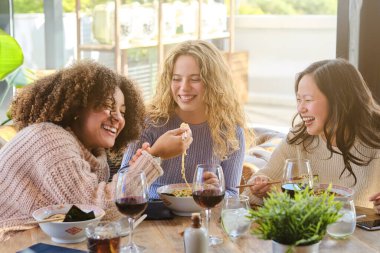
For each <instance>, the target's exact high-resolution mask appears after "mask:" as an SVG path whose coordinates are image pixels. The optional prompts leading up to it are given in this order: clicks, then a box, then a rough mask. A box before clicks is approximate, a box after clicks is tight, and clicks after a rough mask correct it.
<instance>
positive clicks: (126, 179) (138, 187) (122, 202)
mask: <svg viewBox="0 0 380 253" xmlns="http://www.w3.org/2000/svg"><path fill="white" fill-rule="evenodd" d="M148 199H149V193H148V185H147V182H146V176H145V173H144V172H143V171H138V172H129V171H127V170H120V171H119V172H118V179H117V183H116V194H115V203H116V206H117V209H118V210H119V212H121V213H122V214H124V215H126V216H127V217H128V223H129V231H130V232H129V242H128V244H127V246H125V247H123V248H122V249H121V252H125V253H138V252H142V251H143V250H144V249H145V247H143V246H138V245H136V244H135V243H134V242H133V223H134V222H135V218H136V217H137V216H139V215H140V214H141V213H142V212H144V210H145V209H146V207H147V206H148Z"/></svg>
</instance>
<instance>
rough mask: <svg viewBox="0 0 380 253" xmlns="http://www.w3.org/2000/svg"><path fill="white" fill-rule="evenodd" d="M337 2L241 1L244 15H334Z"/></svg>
mask: <svg viewBox="0 0 380 253" xmlns="http://www.w3.org/2000/svg"><path fill="white" fill-rule="evenodd" d="M337 6H338V0H241V1H240V3H239V7H238V8H239V14H244V15H267V14H272V15H310V14H311V15H313V14H314V15H318V14H319V15H336V13H337Z"/></svg>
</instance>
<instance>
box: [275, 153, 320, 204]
mask: <svg viewBox="0 0 380 253" xmlns="http://www.w3.org/2000/svg"><path fill="white" fill-rule="evenodd" d="M307 186H309V189H312V188H313V173H312V171H311V167H310V161H309V160H307V159H286V161H285V167H284V175H283V177H282V186H281V189H282V191H284V192H286V193H288V194H289V195H290V196H291V197H292V198H293V197H294V193H295V191H301V190H304V189H305V188H306V187H307Z"/></svg>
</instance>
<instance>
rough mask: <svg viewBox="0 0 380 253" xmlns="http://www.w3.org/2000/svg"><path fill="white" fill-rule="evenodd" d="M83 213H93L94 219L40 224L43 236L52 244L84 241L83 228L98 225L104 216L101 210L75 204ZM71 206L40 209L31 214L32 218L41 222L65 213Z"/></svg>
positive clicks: (53, 206) (91, 206)
mask: <svg viewBox="0 0 380 253" xmlns="http://www.w3.org/2000/svg"><path fill="white" fill-rule="evenodd" d="M75 205H76V206H77V207H79V208H80V209H81V210H82V211H84V212H86V213H87V212H90V211H94V214H95V219H92V220H86V221H75V222H47V223H40V224H39V225H40V227H41V229H42V231H44V232H45V234H47V235H49V236H50V237H51V240H52V241H53V242H57V243H77V242H81V241H84V240H86V233H85V228H86V226H87V225H88V224H90V223H96V224H97V223H99V221H100V219H101V218H102V217H103V216H104V215H105V212H104V210H103V209H101V208H100V207H97V206H93V205H82V204H75ZM71 206H72V204H62V205H51V206H46V207H42V208H40V209H38V210H36V211H34V212H33V214H32V215H33V218H34V219H35V220H37V221H41V220H43V219H45V218H47V217H49V216H51V215H54V214H58V213H61V214H65V213H67V212H68V211H69V210H70V208H71Z"/></svg>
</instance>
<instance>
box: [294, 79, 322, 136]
mask: <svg viewBox="0 0 380 253" xmlns="http://www.w3.org/2000/svg"><path fill="white" fill-rule="evenodd" d="M297 110H298V113H299V114H300V115H301V117H302V120H303V121H304V123H305V126H306V130H307V132H308V134H310V135H319V134H323V127H324V125H325V123H326V121H327V118H328V113H329V105H328V100H327V98H326V96H325V95H324V94H323V93H322V92H321V91H320V90H319V88H318V86H317V84H316V83H315V81H314V78H313V76H312V75H310V74H307V75H304V76H303V77H302V78H301V80H300V82H299V84H298V90H297Z"/></svg>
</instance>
